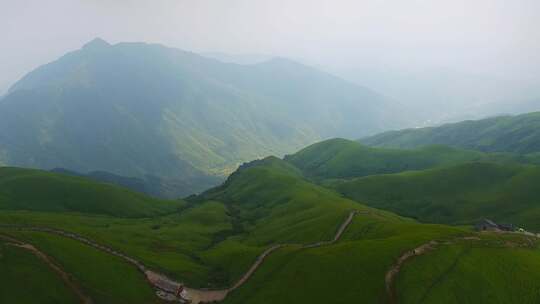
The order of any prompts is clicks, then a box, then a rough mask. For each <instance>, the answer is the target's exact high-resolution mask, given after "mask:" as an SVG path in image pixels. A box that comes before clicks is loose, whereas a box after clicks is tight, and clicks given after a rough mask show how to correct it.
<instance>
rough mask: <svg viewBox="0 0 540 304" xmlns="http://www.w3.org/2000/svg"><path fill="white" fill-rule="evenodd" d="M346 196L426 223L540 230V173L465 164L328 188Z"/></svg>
mask: <svg viewBox="0 0 540 304" xmlns="http://www.w3.org/2000/svg"><path fill="white" fill-rule="evenodd" d="M328 183H329V185H331V186H332V187H333V188H335V189H336V190H337V191H339V192H340V193H342V194H344V195H345V196H347V197H349V198H352V199H355V200H357V201H360V202H363V203H366V204H368V205H370V206H372V207H375V208H382V209H386V210H390V211H393V212H396V213H398V214H401V215H404V216H410V217H414V218H417V219H419V220H421V221H425V222H437V223H446V224H471V223H474V222H475V221H478V220H480V219H482V218H491V219H494V220H497V221H502V222H509V223H514V224H517V225H521V226H524V228H527V229H531V230H536V231H538V230H540V222H539V221H538V218H539V216H540V188H539V187H538V184H539V183H540V168H539V167H536V166H520V165H504V164H494V163H467V164H462V165H456V166H452V167H447V168H438V169H431V170H425V171H418V172H404V173H400V174H389V175H377V176H368V177H362V178H355V179H350V180H334V181H331V182H328Z"/></svg>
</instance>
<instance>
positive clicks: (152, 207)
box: [0, 167, 184, 217]
mask: <svg viewBox="0 0 540 304" xmlns="http://www.w3.org/2000/svg"><path fill="white" fill-rule="evenodd" d="M183 205H184V202H182V201H165V200H157V199H152V198H149V197H147V196H145V195H142V194H139V193H135V192H132V191H129V190H127V189H124V188H120V187H117V186H113V185H111V184H105V183H99V182H95V181H92V180H89V179H86V178H81V177H73V176H68V175H63V174H56V173H50V172H45V171H39V170H31V169H20V168H11V167H0V210H3V211H6V210H28V211H47V212H80V213H88V214H103V215H111V216H117V217H149V216H155V215H160V214H168V213H172V212H175V211H177V210H179V209H180V208H181V207H182V206H183Z"/></svg>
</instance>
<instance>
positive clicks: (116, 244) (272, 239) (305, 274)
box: [0, 157, 540, 304]
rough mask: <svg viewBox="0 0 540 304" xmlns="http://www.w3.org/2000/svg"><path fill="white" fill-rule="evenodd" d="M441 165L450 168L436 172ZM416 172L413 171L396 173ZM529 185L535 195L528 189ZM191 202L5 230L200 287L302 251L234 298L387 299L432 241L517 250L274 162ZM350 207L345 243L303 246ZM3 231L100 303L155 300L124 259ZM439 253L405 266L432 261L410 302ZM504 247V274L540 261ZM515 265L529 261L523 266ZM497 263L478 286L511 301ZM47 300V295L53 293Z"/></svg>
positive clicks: (323, 235) (10, 217) (17, 220)
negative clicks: (384, 206)
mask: <svg viewBox="0 0 540 304" xmlns="http://www.w3.org/2000/svg"><path fill="white" fill-rule="evenodd" d="M500 167H502V168H507V169H501V170H498V169H497V168H495V169H493V171H489V172H487V171H486V173H489V176H492V177H493V179H494V180H498V178H500V179H503V178H506V177H509V176H513V177H517V176H519V174H518V173H520V172H521V170H525V171H526V169H528V168H530V167H519V166H500ZM437 170H443V169H436V170H435V169H434V170H433V171H435V172H436V171H437ZM473 171H478V170H477V169H474V170H473ZM497 172H499V173H497ZM47 174H50V173H47ZM406 174H413V173H403V174H398V175H406ZM14 175H15V176H16V174H14ZM388 176H392V175H388ZM526 176H528V175H526ZM6 178H7V177H6V176H4V179H6ZM71 178H72V177H70V179H71ZM367 178H370V177H366V179H367ZM358 180H361V179H358ZM517 180H519V179H517ZM490 182H491V181H490ZM485 184H489V183H488V182H485ZM522 189H523V190H524V191H525V190H526V191H528V192H530V189H529V190H527V189H526V188H522ZM471 195H472V194H471ZM89 203H90V204H91V203H92V202H89ZM120 203H122V201H120ZM111 204H112V205H114V204H115V201H114V200H113V201H111ZM186 204H187V205H186V206H185V207H184V208H182V209H181V210H179V211H178V212H175V213H171V214H168V215H157V214H156V215H154V216H151V217H145V218H125V217H124V218H121V217H117V216H111V215H107V214H105V215H99V214H97V215H96V214H92V215H89V214H84V213H76V214H74V213H68V212H52V211H50V212H38V211H28V210H6V211H3V212H1V213H0V224H11V225H37V226H47V227H56V228H60V229H64V230H68V231H73V232H77V233H79V234H81V235H84V236H86V237H88V238H90V239H92V240H95V241H97V242H99V243H102V244H106V245H108V246H110V247H112V248H115V249H117V250H120V251H122V252H124V253H127V254H128V255H130V256H133V257H135V258H137V259H139V260H140V261H142V262H143V263H144V264H145V265H147V266H148V267H150V268H151V269H154V270H157V271H159V272H162V273H165V274H167V275H169V276H171V277H174V278H176V279H177V280H179V281H182V282H185V283H186V284H188V286H192V287H211V288H212V287H213V288H216V287H224V286H231V285H232V284H233V283H234V282H236V280H238V278H239V277H240V276H241V275H242V274H243V273H244V272H245V271H246V270H247V269H248V268H249V267H250V266H251V264H252V263H253V262H254V261H255V260H256V257H257V256H258V255H259V254H260V253H261V252H262V251H264V250H265V249H266V248H269V247H271V246H272V245H274V244H277V243H291V244H292V245H290V246H287V247H285V248H282V249H279V250H277V251H276V252H275V253H273V254H271V255H270V256H269V257H267V259H266V260H265V262H264V263H263V264H262V266H261V268H259V269H258V270H257V271H256V272H255V274H254V276H253V277H252V278H250V279H249V280H248V281H247V283H246V284H245V285H244V286H242V287H240V288H239V289H237V290H235V291H234V292H232V293H231V294H230V295H229V296H228V297H227V299H226V300H225V302H224V303H250V304H264V303H276V302H278V303H286V304H292V303H296V304H297V303H306V304H308V303H309V304H317V303H320V304H323V303H350V302H361V303H385V302H387V301H388V300H389V295H388V293H387V292H386V287H385V275H386V273H387V271H388V270H389V269H390V268H391V267H392V265H394V264H395V263H396V260H397V259H398V258H399V257H400V256H401V255H402V254H403V253H405V252H407V251H409V250H411V249H413V248H415V247H418V246H419V245H421V244H424V243H426V242H430V241H432V240H437V241H438V242H439V243H440V244H454V243H455V242H457V241H456V240H459V239H461V238H462V237H464V236H474V237H477V238H480V241H478V243H477V245H476V246H477V247H478V251H477V253H475V258H477V259H479V258H482V257H486V256H489V255H492V253H493V251H492V249H491V248H492V247H493V246H492V243H493V242H495V243H501V242H502V244H508V242H507V241H508V240H507V239H505V236H504V235H501V236H499V235H494V236H491V235H489V234H479V235H476V234H475V233H473V232H472V231H470V230H469V229H468V228H467V227H456V226H446V225H434V224H422V223H418V222H416V221H415V220H412V219H409V218H404V217H400V216H398V215H395V214H393V213H391V212H388V211H382V210H378V209H373V208H370V207H366V206H364V205H362V204H360V203H357V202H354V201H352V200H349V199H346V198H344V197H342V196H340V195H339V194H338V193H336V192H335V191H333V190H329V189H326V188H324V187H321V186H319V185H316V184H313V183H311V182H309V181H307V180H305V179H304V178H303V176H302V173H301V171H300V170H299V169H298V168H295V167H294V166H292V165H291V164H290V163H288V162H285V161H283V160H280V159H278V158H274V157H270V158H265V159H262V160H258V161H254V162H251V163H248V164H245V165H243V166H242V167H241V168H240V169H239V170H237V171H236V172H235V173H234V174H233V175H231V176H230V177H229V179H228V180H227V181H226V182H225V183H224V184H223V185H222V186H220V187H217V188H215V189H212V190H210V191H207V192H206V193H204V194H203V195H200V196H197V197H191V198H190V199H188V200H187V203H186ZM351 210H357V211H359V213H358V215H356V216H355V217H354V219H353V221H352V223H351V225H350V226H349V227H348V228H347V230H346V231H345V234H344V235H343V237H342V239H341V240H340V241H338V242H337V243H334V244H331V245H326V246H323V247H318V248H302V247H301V246H300V245H299V244H306V243H314V242H319V241H321V240H329V239H331V238H332V237H333V236H334V234H335V233H336V231H337V229H338V227H339V226H340V224H341V223H342V222H343V220H344V219H345V218H346V217H347V215H348V214H349V212H350V211H351ZM1 232H2V233H4V234H10V235H12V236H15V237H17V238H20V239H23V240H25V241H27V242H29V243H32V244H34V245H36V246H37V247H38V248H40V249H41V250H43V251H44V252H46V253H47V254H49V255H50V256H51V257H53V258H55V260H57V262H58V263H59V264H61V265H62V266H63V267H64V268H65V270H66V271H69V272H70V273H72V274H73V276H74V278H75V280H76V281H77V282H80V283H81V284H82V285H83V286H84V287H85V290H86V291H87V292H88V294H89V295H91V297H92V298H93V299H95V300H96V302H100V303H101V302H103V303H123V302H126V301H129V302H130V303H132V302H133V303H136V302H145V303H152V301H153V300H154V299H153V298H152V297H151V294H150V292H149V290H148V289H147V288H146V287H144V286H143V285H141V284H142V283H143V281H144V280H142V277H141V275H140V273H138V272H137V271H136V269H135V268H134V267H133V266H130V265H129V264H127V263H125V262H124V261H121V260H118V259H117V258H114V257H112V256H107V255H106V254H105V253H103V252H98V251H96V250H95V249H93V248H91V247H88V246H86V245H83V244H79V243H77V242H75V241H72V240H66V239H63V238H60V237H56V236H51V235H48V234H43V233H37V232H27V231H18V230H15V229H12V228H9V227H5V226H4V227H3V228H1ZM510 241H512V240H510ZM512 242H513V241H512ZM295 244H296V245H295ZM456 244H457V243H456ZM450 247H451V246H450ZM438 248H439V247H438ZM438 250H439V249H437V250H435V251H433V252H428V253H426V256H425V257H426V258H427V259H428V263H427V264H425V265H422V268H423V269H426V272H427V274H422V273H419V275H418V276H414V275H412V276H411V275H410V272H408V271H406V270H407V269H409V268H410V267H412V268H413V269H414V267H417V266H415V265H416V264H415V263H416V262H418V263H425V262H423V260H422V259H420V258H417V259H416V260H415V259H413V260H411V262H410V264H406V265H405V267H406V268H404V272H403V273H404V274H403V275H401V274H400V275H399V276H398V281H397V283H396V288H397V294H398V295H399V296H400V298H402V299H409V298H411V299H416V298H415V297H416V296H417V295H418V293H419V292H418V291H417V289H418V288H416V287H415V286H416V285H415V284H417V283H414V282H416V281H415V280H418V278H422V276H427V275H430V273H434V274H433V275H437V273H436V271H438V269H439V268H437V264H436V263H437V259H430V254H432V253H433V254H435V255H437V254H439V251H438ZM440 250H441V252H443V253H444V254H446V253H445V252H446V251H447V250H448V255H449V256H450V257H451V256H452V254H454V251H455V250H454V249H452V248H450V249H447V247H444V246H442V247H440ZM500 250H501V251H500V252H501V253H500V254H497V256H498V258H497V265H498V267H513V265H517V264H516V263H518V264H520V265H529V263H532V264H531V267H534V265H535V264H534V263H536V258H537V256H538V249H537V247H536V245H535V244H529V245H528V246H527V247H523V248H521V249H520V253H516V254H513V253H511V252H509V253H507V252H506V251H510V250H512V248H506V247H504V246H503V248H501V249H500ZM497 252H498V251H497ZM523 257H529V258H523ZM516 258H518V259H520V260H519V261H515V259H516ZM448 260H451V258H449V259H448ZM82 261H84V262H82ZM88 261H91V262H88ZM464 261H467V260H464ZM90 265H92V267H89V266H90ZM459 267H460V268H459V269H462V270H460V272H458V273H456V276H457V277H458V278H462V279H463V280H464V282H469V281H467V279H470V280H472V281H470V282H472V283H474V282H475V281H474V280H476V278H477V277H478V275H477V272H478V270H477V269H474V268H471V267H468V264H463V265H461V264H460V266H459ZM492 267H493V265H491V264H489V263H488V262H487V261H486V264H485V266H483V268H482V270H481V273H480V276H488V275H490V276H492V277H491V279H490V284H492V285H490V286H489V287H486V286H485V285H479V286H483V287H484V288H489V289H490V290H491V291H492V292H493V293H494V297H496V298H497V299H499V298H500V299H509V297H508V292H507V291H506V289H505V288H506V287H507V286H508V285H507V281H505V280H504V275H505V274H504V273H503V272H499V271H493V270H492ZM520 267H521V266H520ZM431 269H434V270H431ZM532 269H534V268H532ZM523 276H524V277H523V280H527V278H530V279H531V280H530V283H529V286H530V288H532V289H533V290H534V289H536V288H540V283H536V282H537V280H535V278H536V277H535V275H529V273H528V272H524V274H523ZM523 280H520V281H519V282H521V281H523ZM411 284H412V285H411ZM111 286H112V287H114V288H111ZM455 288H456V287H455V286H453V285H442V286H441V287H439V289H437V290H438V291H437V292H439V293H441V294H445V293H446V294H448V293H451V292H454V289H455ZM457 290H459V289H457ZM464 290H465V289H464ZM529 290H530V289H529V288H522V289H520V288H516V289H515V293H514V294H513V299H514V300H516V301H517V302H516V301H514V303H519V300H520V299H522V297H527V299H531V300H532V301H533V302H534V301H536V300H540V299H539V298H538V295H536V296H535V295H534V294H531V293H530V292H529ZM43 293H44V294H45V295H48V293H49V292H48V291H43ZM465 303H467V302H465ZM508 303H512V301H510V302H508Z"/></svg>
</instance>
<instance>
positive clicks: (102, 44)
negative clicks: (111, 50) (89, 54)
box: [83, 38, 111, 50]
mask: <svg viewBox="0 0 540 304" xmlns="http://www.w3.org/2000/svg"><path fill="white" fill-rule="evenodd" d="M109 46H111V45H110V44H109V43H108V42H107V41H105V40H103V39H101V38H94V39H93V40H92V41H90V42H88V43H86V44H85V45H84V46H83V49H93V50H97V49H103V48H107V47H109Z"/></svg>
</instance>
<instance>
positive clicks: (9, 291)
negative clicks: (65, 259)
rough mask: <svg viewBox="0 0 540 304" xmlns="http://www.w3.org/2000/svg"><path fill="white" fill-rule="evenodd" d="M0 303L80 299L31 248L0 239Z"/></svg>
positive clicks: (46, 303) (57, 303)
mask: <svg viewBox="0 0 540 304" xmlns="http://www.w3.org/2000/svg"><path fill="white" fill-rule="evenodd" d="M0 273H1V275H0V303H20V304H26V303H28V304H30V303H43V304H67V303H79V299H78V298H77V296H76V295H75V293H73V292H72V291H71V290H70V289H69V288H68V287H67V286H66V285H64V283H63V282H62V280H61V279H60V277H59V276H58V275H57V274H56V273H55V272H54V271H53V270H51V269H50V268H49V267H48V266H47V265H46V264H45V263H44V262H43V261H41V260H40V259H39V258H37V257H36V256H34V255H33V254H32V253H31V252H30V251H28V250H26V249H22V248H17V247H14V246H11V245H8V244H7V243H6V242H3V241H2V240H0Z"/></svg>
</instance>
